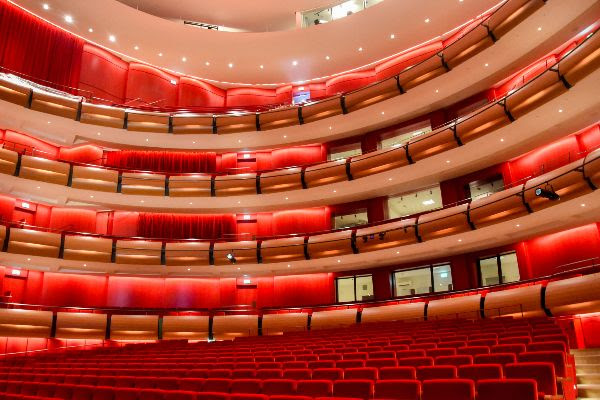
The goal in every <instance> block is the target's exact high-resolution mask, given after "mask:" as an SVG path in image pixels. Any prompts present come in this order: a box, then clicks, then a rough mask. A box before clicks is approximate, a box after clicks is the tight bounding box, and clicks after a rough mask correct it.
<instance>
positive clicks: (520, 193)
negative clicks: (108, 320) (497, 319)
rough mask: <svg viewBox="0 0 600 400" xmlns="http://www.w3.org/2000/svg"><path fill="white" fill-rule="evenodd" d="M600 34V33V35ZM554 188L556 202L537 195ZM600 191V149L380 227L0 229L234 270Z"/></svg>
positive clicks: (72, 246) (49, 250) (20, 240)
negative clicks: (176, 233)
mask: <svg viewBox="0 0 600 400" xmlns="http://www.w3.org/2000/svg"><path fill="white" fill-rule="evenodd" d="M599 37H600V36H599ZM599 53H600V52H599ZM541 187H551V188H552V189H553V191H554V192H555V193H556V194H557V195H558V196H559V197H560V201H555V200H554V199H550V198H548V197H542V196H538V195H536V190H537V189H538V188H541ZM597 187H600V149H598V150H595V151H593V152H591V153H589V154H588V155H587V156H586V157H585V158H582V159H580V160H577V161H574V162H572V163H570V164H568V165H566V166H564V167H561V168H558V169H556V170H553V171H551V172H548V173H546V174H544V175H541V176H538V177H535V178H532V179H529V180H527V181H526V182H525V183H522V184H519V185H517V186H514V187H512V188H509V189H506V190H503V191H501V192H497V193H494V194H493V195H491V196H488V197H485V198H481V199H477V200H473V201H471V202H468V203H465V204H461V205H458V206H454V207H449V208H445V209H443V210H439V211H433V212H430V213H426V214H422V215H419V216H418V217H417V218H408V219H403V220H399V221H394V222H388V223H384V224H381V225H375V226H369V227H362V228H361V227H357V228H353V229H348V230H342V231H336V232H332V233H326V234H318V235H310V236H306V237H304V236H302V235H298V236H293V237H287V238H280V239H268V240H262V241H240V242H219V241H216V242H215V241H193V240H192V241H169V242H167V241H159V240H156V241H151V240H135V239H132V240H125V239H113V238H107V237H102V236H95V235H82V234H72V233H55V232H46V231H43V230H33V229H31V227H29V226H27V227H20V226H19V225H18V224H16V225H14V226H0V239H1V240H4V242H5V243H4V244H5V245H4V247H3V250H4V251H8V252H9V253H16V254H27V255H36V256H44V257H52V258H64V259H67V260H81V261H95V262H105V263H110V262H115V263H120V264H137V265H139V264H142V265H169V266H181V265H184V266H189V265H230V264H231V261H230V259H229V257H228V256H229V255H230V253H232V252H235V258H236V262H237V263H238V264H248V263H273V262H290V261H297V260H305V259H314V258H322V257H334V256H340V255H345V254H353V253H361V252H369V251H375V250H383V249H388V248H392V247H397V246H403V245H409V244H414V243H418V242H422V241H427V240H432V239H437V238H440V237H444V236H450V235H455V234H459V233H462V232H467V231H471V230H474V229H478V228H483V227H486V226H490V225H492V224H497V223H500V222H504V221H508V220H511V219H514V218H518V217H521V216H525V215H527V214H529V213H532V212H536V211H540V210H543V209H545V208H547V207H551V206H552V205H555V204H557V203H560V202H563V201H568V200H572V199H575V198H577V197H580V196H582V195H585V194H588V193H591V192H592V191H594V190H595V189H596V188H597Z"/></svg>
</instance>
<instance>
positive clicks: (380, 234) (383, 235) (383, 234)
mask: <svg viewBox="0 0 600 400" xmlns="http://www.w3.org/2000/svg"><path fill="white" fill-rule="evenodd" d="M383 239H385V232H379V240H383Z"/></svg>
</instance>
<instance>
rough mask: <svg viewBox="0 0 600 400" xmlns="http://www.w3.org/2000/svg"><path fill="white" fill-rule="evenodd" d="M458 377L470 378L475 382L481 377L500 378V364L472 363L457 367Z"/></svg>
mask: <svg viewBox="0 0 600 400" xmlns="http://www.w3.org/2000/svg"><path fill="white" fill-rule="evenodd" d="M458 377H459V378H463V379H471V380H473V381H475V382H477V381H479V380H481V379H502V365H500V364H473V365H461V366H460V367H458Z"/></svg>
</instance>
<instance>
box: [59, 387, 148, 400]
mask: <svg viewBox="0 0 600 400" xmlns="http://www.w3.org/2000/svg"><path fill="white" fill-rule="evenodd" d="M139 390H140V389H133V388H115V390H114V393H115V400H136V399H137V396H138V392H139ZM55 395H56V394H55ZM63 398H64V397H63Z"/></svg>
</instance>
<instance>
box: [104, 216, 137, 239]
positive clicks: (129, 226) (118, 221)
mask: <svg viewBox="0 0 600 400" xmlns="http://www.w3.org/2000/svg"><path fill="white" fill-rule="evenodd" d="M138 217H139V213H137V212H132V211H115V213H114V217H113V223H112V232H110V234H112V235H114V236H136V235H137V231H138Z"/></svg>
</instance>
